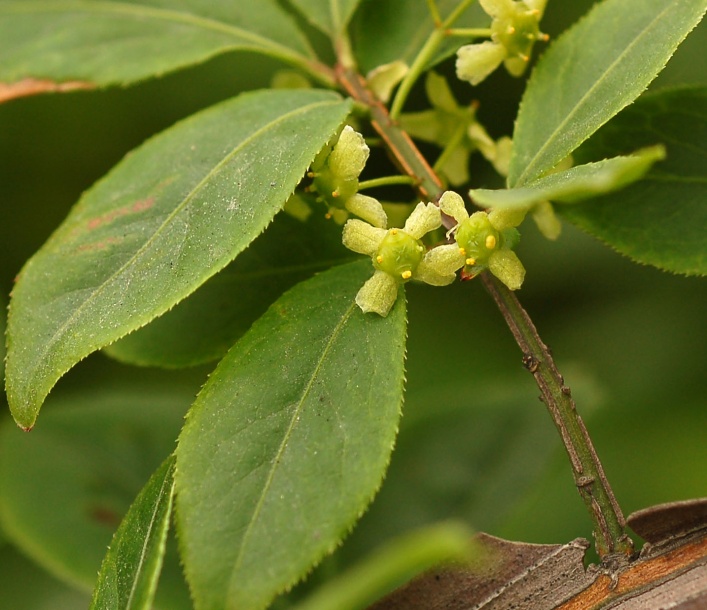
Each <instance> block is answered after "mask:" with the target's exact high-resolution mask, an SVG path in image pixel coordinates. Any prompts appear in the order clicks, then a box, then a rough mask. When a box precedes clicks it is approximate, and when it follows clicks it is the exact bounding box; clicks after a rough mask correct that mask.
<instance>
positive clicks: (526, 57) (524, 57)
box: [518, 53, 530, 61]
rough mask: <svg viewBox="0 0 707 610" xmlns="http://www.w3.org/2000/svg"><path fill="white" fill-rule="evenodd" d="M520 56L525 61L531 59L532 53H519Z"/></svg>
mask: <svg viewBox="0 0 707 610" xmlns="http://www.w3.org/2000/svg"><path fill="white" fill-rule="evenodd" d="M518 57H520V58H521V59H522V60H523V61H530V55H523V53H518Z"/></svg>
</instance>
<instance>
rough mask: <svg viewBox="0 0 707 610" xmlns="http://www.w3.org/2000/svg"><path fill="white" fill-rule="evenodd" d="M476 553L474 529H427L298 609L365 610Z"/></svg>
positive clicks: (391, 544) (453, 526)
mask: <svg viewBox="0 0 707 610" xmlns="http://www.w3.org/2000/svg"><path fill="white" fill-rule="evenodd" d="M476 550H477V547H476V546H474V545H473V544H472V532H471V530H469V528H467V527H466V526H465V525H463V524H461V523H440V524H438V525H432V526H427V527H425V528H421V529H419V530H417V531H413V532H409V533H407V534H405V535H403V536H400V537H399V538H396V539H395V540H392V541H390V542H388V543H386V544H385V545H384V546H383V547H382V548H381V549H379V550H377V551H376V552H374V553H372V554H371V555H370V556H369V557H366V558H365V559H364V560H363V561H362V562H361V563H360V564H359V565H356V566H354V567H353V568H351V569H349V570H348V571H347V572H345V573H344V574H342V575H341V576H339V577H337V578H335V579H334V580H332V581H331V582H329V583H327V584H326V585H324V586H323V587H321V588H320V589H319V590H318V591H316V592H315V593H314V594H313V595H312V596H311V597H309V598H308V599H306V600H305V601H304V602H303V603H301V604H298V605H297V606H295V610H331V609H332V608H336V610H365V608H368V607H369V606H370V605H371V604H372V603H373V602H375V601H376V600H378V599H379V598H381V597H383V596H384V595H386V594H387V593H390V592H391V591H392V590H393V589H395V588H396V587H398V586H400V585H402V584H404V583H406V582H407V581H408V580H410V579H411V578H413V577H414V576H416V575H417V574H419V573H420V572H423V571H425V570H428V569H430V568H433V567H435V566H437V565H439V564H440V563H443V562H454V563H455V564H458V563H459V562H465V561H469V560H471V559H472V557H474V555H475V554H476V553H475V552H474V551H476Z"/></svg>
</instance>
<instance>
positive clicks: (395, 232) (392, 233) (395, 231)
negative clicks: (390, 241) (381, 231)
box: [390, 229, 398, 235]
mask: <svg viewBox="0 0 707 610" xmlns="http://www.w3.org/2000/svg"><path fill="white" fill-rule="evenodd" d="M390 234H391V235H397V234H398V230H397V229H391V230H390Z"/></svg>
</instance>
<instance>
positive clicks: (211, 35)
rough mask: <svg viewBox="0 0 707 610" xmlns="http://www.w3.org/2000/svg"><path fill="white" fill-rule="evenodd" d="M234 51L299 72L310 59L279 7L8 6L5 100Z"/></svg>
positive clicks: (39, 1)
mask: <svg viewBox="0 0 707 610" xmlns="http://www.w3.org/2000/svg"><path fill="white" fill-rule="evenodd" d="M235 49H247V50H250V51H256V52H260V53H265V54H267V55H271V56H275V57H278V58H281V59H283V60H285V61H288V62H291V63H294V64H297V65H306V64H307V63H308V62H310V58H311V56H312V52H311V50H310V48H309V46H308V44H307V41H306V39H305V37H304V36H303V35H302V33H301V32H300V31H299V30H298V29H297V27H296V26H295V24H294V22H293V21H292V19H291V18H290V17H289V16H288V15H287V14H286V12H285V11H283V9H282V8H281V7H280V6H279V5H278V3H277V2H276V1H275V0H258V2H255V3H241V2H209V1H208V0H180V1H178V2H165V1H164V0H126V1H124V2H117V1H112V0H92V1H88V0H65V1H64V0H56V1H50V0H21V1H7V0H3V1H0V84H1V83H6V85H5V86H4V87H3V88H2V90H0V100H2V99H3V98H8V97H15V96H16V95H27V94H31V93H37V92H40V91H42V90H52V89H57V88H59V89H61V88H62V87H65V88H70V87H71V86H72V85H73V86H88V87H92V86H99V87H104V86H107V85H125V84H127V83H132V82H135V81H138V80H142V79H145V78H148V77H153V76H160V75H162V74H164V73H165V72H169V71H172V70H176V69H178V68H183V67H185V66H189V65H192V64H196V63H199V62H203V61H205V60H206V59H208V58H209V57H212V56H214V55H216V54H218V53H223V52H225V51H231V50H235ZM25 79H27V80H25ZM13 83H14V85H13ZM8 84H9V85H8ZM0 86H1V85H0Z"/></svg>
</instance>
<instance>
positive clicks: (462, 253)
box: [459, 248, 466, 256]
mask: <svg viewBox="0 0 707 610" xmlns="http://www.w3.org/2000/svg"><path fill="white" fill-rule="evenodd" d="M459 254H461V255H462V256H466V250H464V248H459Z"/></svg>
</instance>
